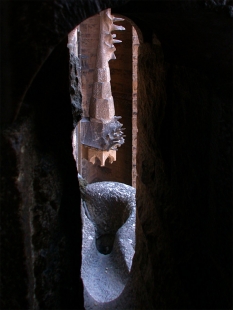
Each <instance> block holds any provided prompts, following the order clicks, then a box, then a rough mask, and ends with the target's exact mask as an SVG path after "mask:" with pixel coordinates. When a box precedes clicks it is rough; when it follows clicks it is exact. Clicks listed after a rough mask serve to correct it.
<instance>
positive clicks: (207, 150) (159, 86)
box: [137, 38, 232, 309]
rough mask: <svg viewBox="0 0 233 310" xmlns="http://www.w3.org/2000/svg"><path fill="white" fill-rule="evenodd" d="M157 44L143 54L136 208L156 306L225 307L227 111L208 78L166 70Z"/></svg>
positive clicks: (192, 71)
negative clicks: (151, 274) (145, 239)
mask: <svg viewBox="0 0 233 310" xmlns="http://www.w3.org/2000/svg"><path fill="white" fill-rule="evenodd" d="M153 41H154V44H151V45H149V44H143V45H141V46H140V48H139V67H138V70H139V87H138V156H137V172H138V175H139V177H138V179H137V208H138V212H139V218H140V222H141V224H142V227H143V231H144V233H145V235H146V238H147V241H148V248H149V253H150V258H151V260H152V261H153V262H156V263H155V264H153V276H154V283H155V292H156V294H155V299H154V307H159V308H162V309H164V308H179V309H180V308H188V309H190V308H198V309H200V308H202V307H204V308H206V309H211V308H216V307H217V308H221V307H224V308H225V309H227V308H228V307H230V305H231V287H232V283H231V271H230V270H231V267H230V266H231V260H232V257H231V253H230V252H231V247H230V244H231V243H232V237H231V236H230V234H229V231H230V230H231V219H230V214H231V205H230V201H229V200H228V199H229V198H230V187H228V186H226V187H224V188H222V189H221V191H220V190H219V189H220V186H219V182H221V181H220V180H219V179H218V177H217V175H218V176H219V175H220V173H219V169H221V180H222V182H223V180H226V178H228V177H229V175H230V174H229V173H228V170H227V168H226V167H225V168H223V165H227V162H228V164H229V163H230V158H229V157H228V156H229V155H228V154H230V149H229V146H230V143H229V141H228V138H229V135H230V134H229V132H228V133H227V132H225V135H224V137H223V130H224V128H225V126H224V127H223V128H221V127H222V126H221V125H220V124H221V123H227V120H226V118H228V116H227V113H226V111H224V110H225V108H226V107H225V106H224V104H223V102H221V100H219V98H218V96H217V95H216V93H215V92H214V91H213V89H212V88H211V84H210V81H209V79H208V78H207V77H206V76H203V75H202V74H200V73H199V72H198V71H196V70H195V69H191V68H187V67H179V66H174V65H169V64H166V63H165V62H164V60H163V54H162V50H161V45H160V44H159V42H158V41H157V40H156V39H155V38H154V40H153ZM150 115H153V118H151V117H150ZM224 118H225V120H223V119H224ZM228 126H229V125H228ZM227 128H229V127H227ZM229 129H230V128H229ZM150 132H153V135H150V134H149V133H150ZM227 141H228V142H227ZM227 145H228V147H227ZM142 146H143V147H142ZM220 149H221V151H220ZM224 149H225V151H224ZM222 152H224V154H225V155H226V157H225V156H223V153H222ZM223 157H225V159H223ZM220 167H222V168H220ZM226 184H230V178H229V179H228V181H227V182H226ZM220 192H221V194H220ZM220 195H223V196H222V199H221V200H219V197H220ZM226 197H228V198H226ZM145 202H146V204H145ZM220 214H221V215H220ZM227 231H228V232H227ZM223 253H224V254H223ZM223 283H224V284H223ZM213 296H215V297H214V298H213Z"/></svg>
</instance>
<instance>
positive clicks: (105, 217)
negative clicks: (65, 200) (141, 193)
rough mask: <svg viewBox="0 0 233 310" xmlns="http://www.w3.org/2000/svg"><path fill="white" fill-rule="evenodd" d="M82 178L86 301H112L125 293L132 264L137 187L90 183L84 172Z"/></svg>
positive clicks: (110, 183)
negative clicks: (85, 178) (84, 176)
mask: <svg viewBox="0 0 233 310" xmlns="http://www.w3.org/2000/svg"><path fill="white" fill-rule="evenodd" d="M78 177H79V185H80V190H81V195H82V200H83V201H82V204H83V208H82V218H83V249H82V270H81V274H82V279H83V282H84V287H85V292H86V293H85V299H86V303H91V299H94V300H95V301H96V302H109V301H112V300H114V299H116V298H117V297H119V296H120V294H121V293H122V291H123V289H124V288H125V286H126V284H127V281H128V278H129V274H130V271H131V267H132V262H133V257H134V253H135V242H136V240H135V222H136V203H135V188H133V187H131V186H129V185H126V184H123V183H118V182H97V183H92V184H88V183H87V182H86V181H85V180H84V179H83V178H82V177H81V175H79V176H78ZM88 296H91V297H88ZM90 298H91V299H90ZM85 308H86V309H87V308H88V307H85Z"/></svg>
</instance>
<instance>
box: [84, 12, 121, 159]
mask: <svg viewBox="0 0 233 310" xmlns="http://www.w3.org/2000/svg"><path fill="white" fill-rule="evenodd" d="M122 20H123V19H122V18H116V17H114V16H112V15H111V11H110V9H107V10H105V11H102V12H101V13H100V38H99V45H98V53H97V61H96V69H95V75H94V84H93V93H92V98H91V102H90V106H89V116H90V117H89V118H83V119H82V120H81V143H82V144H83V145H85V146H89V147H91V148H94V149H96V157H99V158H103V156H102V155H101V152H105V153H106V152H108V151H116V150H117V148H118V147H120V146H121V145H122V144H123V143H124V137H125V136H124V135H123V130H124V129H123V128H122V126H123V125H122V124H121V123H120V122H119V121H118V119H119V118H121V117H120V116H115V108H114V100H113V97H112V92H111V83H110V80H111V79H110V69H109V64H108V62H109V60H110V59H116V56H115V54H114V51H115V50H116V48H115V46H114V43H120V42H121V41H120V40H116V39H115V37H116V35H115V34H112V33H111V32H112V31H115V30H124V29H125V28H124V27H122V26H118V25H115V24H113V22H118V21H122ZM107 155H108V154H107V153H106V154H105V155H104V158H107V157H108V156H107ZM109 156H110V157H112V158H114V155H113V154H112V153H111V155H109Z"/></svg>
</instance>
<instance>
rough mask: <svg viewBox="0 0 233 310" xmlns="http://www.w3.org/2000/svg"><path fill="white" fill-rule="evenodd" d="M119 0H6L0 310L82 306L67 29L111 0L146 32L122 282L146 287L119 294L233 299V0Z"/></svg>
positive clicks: (177, 301) (173, 305)
mask: <svg viewBox="0 0 233 310" xmlns="http://www.w3.org/2000/svg"><path fill="white" fill-rule="evenodd" d="M123 3H125V1H113V0H112V1H111V0H109V1H72V0H70V1H61V0H60V1H52V2H51V1H49V2H45V1H31V2H28V1H19V2H17V1H3V2H1V12H2V18H1V23H2V28H1V29H2V30H3V33H2V36H1V43H2V48H1V53H2V54H1V57H2V64H1V65H2V70H1V74H2V78H1V81H2V90H4V93H3V92H2V95H3V97H2V101H1V129H2V132H1V151H2V154H1V189H2V190H1V197H2V200H1V281H2V284H1V285H2V286H1V292H2V298H1V303H2V304H1V308H2V309H38V308H40V309H56V308H59V309H81V308H83V299H82V296H83V295H82V294H83V293H82V285H81V283H80V264H81V257H80V256H81V219H80V206H79V204H80V196H79V192H78V190H77V189H78V181H77V177H76V167H75V163H74V161H73V157H72V149H71V131H72V128H73V126H72V123H73V119H72V111H71V105H70V96H69V71H68V63H69V57H68V49H67V47H66V45H67V35H68V33H69V32H70V31H71V30H72V29H73V28H74V27H75V26H76V25H77V24H78V23H80V22H81V21H82V20H84V19H85V18H87V17H89V16H91V15H93V14H96V13H97V12H99V11H100V10H102V9H106V8H107V7H113V6H115V5H119V7H118V9H116V8H115V9H114V10H112V12H113V14H114V13H117V12H118V13H120V14H122V15H124V16H126V17H129V18H131V19H132V20H133V21H134V22H135V23H136V24H137V26H138V27H139V29H140V30H141V31H142V36H143V40H144V41H143V44H141V46H140V47H139V63H138V81H139V85H138V98H139V100H138V144H137V147H138V156H137V173H138V179H137V184H138V185H137V191H136V198H137V209H138V214H137V219H139V221H140V223H141V226H140V225H138V226H137V229H136V234H137V235H136V239H137V236H140V231H139V230H140V227H142V231H141V233H142V235H144V236H145V239H140V237H139V239H138V240H142V241H141V242H142V243H143V246H144V248H145V253H146V254H145V255H144V256H139V257H138V266H139V269H140V270H141V275H140V277H139V278H138V279H135V280H134V281H133V280H132V281H131V280H130V281H131V282H129V283H131V284H130V285H131V287H134V285H135V284H140V283H143V284H144V285H143V286H142V288H141V289H140V285H138V286H136V288H135V290H134V291H133V294H131V295H130V294H128V293H129V291H128V292H125V293H126V296H130V297H131V296H132V301H133V302H135V298H136V297H135V296H137V297H139V298H141V301H140V303H139V304H144V309H153V308H154V309H156V308H157V309H216V308H217V309H231V308H232V230H231V228H232V174H231V168H232V131H231V129H232V123H231V122H232V37H233V36H232V19H231V15H230V12H231V2H230V1H222V2H220V1H144V0H143V1H139V0H137V1H129V2H128V4H126V5H125V6H123ZM63 39H64V41H62V40H63ZM55 47H56V48H55ZM54 48H55V49H54ZM49 55H50V56H49ZM46 59H47V60H46ZM42 65H43V66H42ZM26 94H27V96H26V97H25V95H26ZM23 98H24V99H23ZM125 125H127V124H125ZM136 253H137V246H136ZM33 255H34V256H33ZM148 262H150V263H151V265H150V264H149V263H148ZM132 272H133V271H132ZM129 287H130V286H129ZM48 293H49V294H48ZM46 294H47V295H46ZM134 297H135V298H134ZM128 302H129V303H128V308H129V309H130V308H133V303H130V301H129V300H128ZM109 306H111V307H112V308H114V305H112V304H111V305H109ZM124 306H125V303H123V304H122V309H124Z"/></svg>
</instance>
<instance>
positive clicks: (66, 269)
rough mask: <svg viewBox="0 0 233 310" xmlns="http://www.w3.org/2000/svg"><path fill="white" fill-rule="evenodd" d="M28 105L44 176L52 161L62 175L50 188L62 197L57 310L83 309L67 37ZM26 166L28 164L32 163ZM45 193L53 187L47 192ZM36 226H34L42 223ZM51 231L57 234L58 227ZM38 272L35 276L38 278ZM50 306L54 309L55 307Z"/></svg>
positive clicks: (57, 239)
mask: <svg viewBox="0 0 233 310" xmlns="http://www.w3.org/2000/svg"><path fill="white" fill-rule="evenodd" d="M24 101H25V106H26V105H28V104H30V108H29V109H30V110H31V111H33V112H32V114H33V116H32V117H33V119H34V130H35V132H34V134H35V136H34V141H33V143H34V145H35V152H36V154H37V156H39V157H40V162H42V163H43V167H44V174H46V173H47V174H50V175H51V171H50V170H49V164H48V160H47V158H48V157H49V158H50V162H52V165H55V166H56V169H57V171H58V173H59V178H52V176H51V179H50V180H49V182H50V183H51V184H52V185H51V186H54V184H56V183H59V191H60V192H58V193H57V195H59V197H60V200H59V202H60V205H59V206H58V208H57V213H56V215H54V216H55V217H57V222H56V225H57V227H56V237H54V236H52V240H51V244H50V248H51V247H52V248H54V250H56V247H58V248H59V252H60V253H59V255H57V253H56V252H54V253H53V250H51V253H50V255H51V261H50V260H49V259H47V265H51V264H52V263H51V262H52V261H53V260H56V259H58V260H60V266H59V268H60V270H51V272H52V271H53V272H55V273H56V272H57V273H58V274H57V277H59V279H57V281H58V282H59V283H58V284H57V283H56V287H57V289H58V291H59V298H60V303H59V304H57V306H58V307H59V308H60V307H61V309H81V308H82V299H83V297H82V284H81V280H80V277H79V275H80V262H81V253H80V248H81V232H80V227H81V219H80V195H79V184H78V180H77V173H76V166H75V162H74V159H73V155H72V143H71V132H72V129H73V127H72V124H73V119H72V113H71V105H70V96H69V53H68V49H67V39H66V38H65V39H64V40H63V41H62V42H61V43H60V44H59V45H58V46H57V47H56V48H55V50H54V51H53V52H52V54H51V55H50V57H49V58H48V59H47V60H46V62H45V64H44V65H43V67H42V68H41V70H40V72H39V73H38V75H37V77H36V79H35V80H34V82H33V84H32V86H31V88H30V90H29V92H28V94H27V96H26V98H25V100H24ZM28 164H29V165H30V162H29V163H28ZM45 186H46V185H45ZM49 186H50V185H49ZM49 186H48V187H49ZM46 190H49V188H47V187H46ZM35 191H38V188H35ZM38 220H39V221H40V219H38ZM45 220H46V219H45ZM34 225H35V227H36V225H38V224H36V223H35V224H34ZM48 229H54V227H49V228H48ZM40 237H41V236H40V235H39V236H38V238H34V239H33V241H34V243H35V245H36V244H37V243H38V242H41V240H40ZM54 238H55V239H54ZM41 246H42V248H43V246H45V244H43V241H42V245H41ZM40 250H41V249H40ZM53 255H54V257H52V256H53ZM46 268H48V266H45V267H44V270H46ZM36 270H37V269H36ZM36 270H35V277H38V275H37V274H36ZM44 270H43V268H42V269H41V268H40V269H38V272H42V273H43V272H44ZM53 276H56V275H53ZM48 281H49V280H48ZM38 285H39V286H40V285H41V287H37V293H38V294H42V295H43V294H45V295H46V294H47V292H46V291H43V290H44V288H43V282H41V283H38ZM50 290H51V288H50ZM41 291H42V292H41ZM39 292H40V293H39ZM78 292H79V294H78V295H77V293H78ZM56 298H57V297H56ZM39 299H43V296H39ZM54 302H55V301H54ZM40 307H41V308H42V309H44V308H47V307H48V305H46V302H45V303H44V304H43V303H42V304H41V305H40ZM51 307H52V308H53V307H54V306H53V305H52V304H51Z"/></svg>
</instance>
